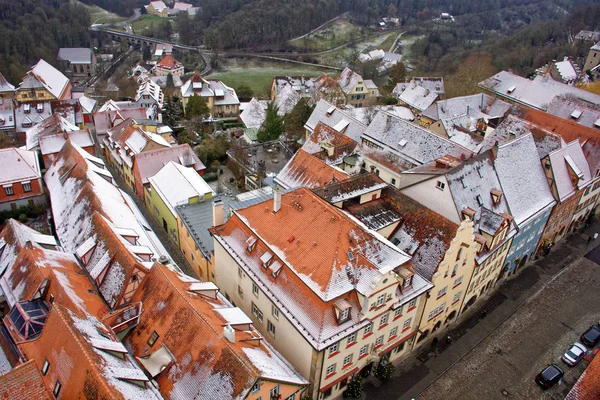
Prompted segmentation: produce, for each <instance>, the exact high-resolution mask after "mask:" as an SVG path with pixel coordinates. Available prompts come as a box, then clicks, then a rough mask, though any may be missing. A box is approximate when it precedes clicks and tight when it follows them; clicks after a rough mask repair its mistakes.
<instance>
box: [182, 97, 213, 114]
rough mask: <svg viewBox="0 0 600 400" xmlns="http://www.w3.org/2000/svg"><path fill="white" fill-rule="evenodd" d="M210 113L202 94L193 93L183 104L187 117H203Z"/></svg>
mask: <svg viewBox="0 0 600 400" xmlns="http://www.w3.org/2000/svg"><path fill="white" fill-rule="evenodd" d="M209 114H210V109H209V108H208V105H207V104H206V101H205V100H204V99H203V98H202V96H198V95H197V94H194V95H193V96H192V97H190V98H189V99H188V102H187V105H186V106H185V116H186V117H188V118H194V117H200V118H205V117H207V116H208V115H209Z"/></svg>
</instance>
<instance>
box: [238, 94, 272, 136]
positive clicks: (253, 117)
mask: <svg viewBox="0 0 600 400" xmlns="http://www.w3.org/2000/svg"><path fill="white" fill-rule="evenodd" d="M265 108H266V104H265V102H263V101H260V100H258V99H256V98H254V97H253V98H252V100H250V103H248V105H247V106H246V108H245V109H244V111H242V113H241V114H240V119H241V120H242V122H243V123H244V125H246V128H256V129H258V128H260V127H261V126H262V124H263V122H265V119H266V117H267V113H266V111H265Z"/></svg>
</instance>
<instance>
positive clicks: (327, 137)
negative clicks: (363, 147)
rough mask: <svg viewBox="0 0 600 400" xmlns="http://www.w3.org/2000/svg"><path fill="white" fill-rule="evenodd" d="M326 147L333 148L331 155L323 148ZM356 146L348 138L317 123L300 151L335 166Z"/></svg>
mask: <svg viewBox="0 0 600 400" xmlns="http://www.w3.org/2000/svg"><path fill="white" fill-rule="evenodd" d="M328 146H332V147H333V150H332V154H331V155H329V153H328V151H327V150H326V149H325V148H324V147H328ZM356 146H357V143H356V142H355V141H354V140H352V139H350V138H349V137H348V136H346V135H344V134H342V133H340V132H338V131H336V130H335V129H333V128H331V127H329V126H327V125H325V124H324V123H322V122H319V124H318V125H317V127H316V128H315V130H314V132H313V133H312V134H311V135H310V136H309V137H308V140H307V141H306V142H304V144H303V145H302V150H304V151H305V152H307V153H308V154H312V155H313V156H315V157H318V158H319V159H320V160H322V161H325V162H326V163H327V164H330V165H336V164H339V163H340V162H341V161H342V159H343V157H345V156H347V155H349V154H351V153H352V152H353V151H354V149H355V148H356Z"/></svg>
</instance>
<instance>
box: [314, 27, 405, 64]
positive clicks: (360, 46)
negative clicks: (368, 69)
mask: <svg viewBox="0 0 600 400" xmlns="http://www.w3.org/2000/svg"><path fill="white" fill-rule="evenodd" d="M397 35H398V32H386V33H383V34H381V35H379V36H376V37H372V38H369V39H365V40H363V41H361V42H358V43H355V44H353V45H351V46H346V47H344V48H341V49H339V50H336V51H332V52H329V53H325V54H321V55H319V56H317V60H318V61H319V62H320V63H322V64H325V65H333V66H339V67H340V68H343V67H345V66H346V65H348V64H349V63H351V62H352V61H353V60H354V59H356V58H357V57H358V55H359V54H360V53H363V52H366V51H370V50H374V49H380V48H381V49H384V50H385V51H387V50H389V47H390V46H391V44H392V42H393V41H394V39H395V38H396V36H397ZM386 43H389V44H387V48H384V47H383V46H385V45H386Z"/></svg>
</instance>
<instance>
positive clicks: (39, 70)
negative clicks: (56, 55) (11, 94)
mask: <svg viewBox="0 0 600 400" xmlns="http://www.w3.org/2000/svg"><path fill="white" fill-rule="evenodd" d="M28 73H31V74H33V75H34V76H35V77H36V78H37V79H38V80H39V81H40V82H41V83H42V85H44V87H45V88H46V89H47V90H48V91H49V92H50V93H51V94H52V96H54V97H55V98H56V99H61V97H63V95H64V93H63V92H64V90H65V89H66V87H67V85H69V78H67V77H66V76H64V75H63V74H62V73H61V72H60V71H59V70H57V69H56V68H54V67H53V66H52V65H50V64H48V63H47V62H46V61H44V60H43V59H40V61H38V63H37V64H36V65H35V66H34V67H33V68H32V69H31V71H29V72H28Z"/></svg>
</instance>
